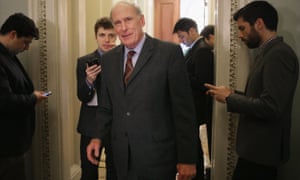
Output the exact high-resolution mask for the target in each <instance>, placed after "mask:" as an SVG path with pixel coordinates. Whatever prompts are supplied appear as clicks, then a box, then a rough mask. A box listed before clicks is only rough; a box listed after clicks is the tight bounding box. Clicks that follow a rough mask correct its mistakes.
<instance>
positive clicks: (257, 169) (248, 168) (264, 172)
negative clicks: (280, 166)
mask: <svg viewBox="0 0 300 180" xmlns="http://www.w3.org/2000/svg"><path fill="white" fill-rule="evenodd" d="M254 179H255V180H276V179H277V168H276V167H275V166H267V165H262V164H258V163H255V162H251V161H248V160H245V159H242V158H239V159H238V162H237V165H236V167H235V170H234V173H233V177H232V180H254Z"/></svg>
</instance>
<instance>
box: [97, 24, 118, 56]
mask: <svg viewBox="0 0 300 180" xmlns="http://www.w3.org/2000/svg"><path fill="white" fill-rule="evenodd" d="M116 36H117V35H116V33H115V30H114V29H104V28H103V27H100V28H98V31H97V34H96V41H97V44H98V49H100V50H101V51H102V52H107V51H109V50H111V49H112V48H113V47H115V46H116V39H117V37H116Z"/></svg>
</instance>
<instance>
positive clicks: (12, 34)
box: [8, 30, 18, 39]
mask: <svg viewBox="0 0 300 180" xmlns="http://www.w3.org/2000/svg"><path fill="white" fill-rule="evenodd" d="M8 36H9V38H10V39H14V38H17V36H18V34H17V31H15V30H13V31H10V32H9V33H8Z"/></svg>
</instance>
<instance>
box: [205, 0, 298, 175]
mask: <svg viewBox="0 0 300 180" xmlns="http://www.w3.org/2000/svg"><path fill="white" fill-rule="evenodd" d="M234 20H236V21H237V25H238V29H239V33H238V36H239V38H240V39H241V40H242V41H243V42H244V43H245V44H246V45H247V46H248V47H249V48H250V49H252V48H258V53H257V56H256V58H255V61H253V62H254V64H253V65H252V67H251V69H250V72H249V76H248V80H247V85H246V88H245V92H240V91H236V90H233V89H230V88H228V87H225V86H213V85H210V84H206V87H208V88H209V90H208V92H207V93H208V94H211V95H212V96H213V97H214V98H215V99H216V100H217V101H219V102H222V103H226V104H227V111H229V112H236V113H239V114H240V120H239V125H238V132H237V142H236V149H237V154H238V156H239V158H238V162H237V165H236V167H235V171H234V175H233V180H253V179H261V180H263V179H268V180H276V179H277V168H278V167H279V166H280V165H282V164H283V163H285V162H286V161H287V160H288V159H289V147H290V144H289V139H290V129H291V111H292V105H293V97H294V93H295V88H296V85H297V81H298V74H299V64H298V59H297V57H296V54H295V53H294V51H293V50H292V48H291V47H290V46H289V45H287V44H286V43H285V42H284V41H283V38H282V37H279V36H277V33H276V31H277V24H278V14H277V11H276V9H275V8H274V7H273V6H272V5H271V4H269V3H268V2H266V1H253V2H250V3H249V4H247V5H246V6H245V7H243V8H241V9H240V10H238V11H237V12H236V13H235V14H234Z"/></svg>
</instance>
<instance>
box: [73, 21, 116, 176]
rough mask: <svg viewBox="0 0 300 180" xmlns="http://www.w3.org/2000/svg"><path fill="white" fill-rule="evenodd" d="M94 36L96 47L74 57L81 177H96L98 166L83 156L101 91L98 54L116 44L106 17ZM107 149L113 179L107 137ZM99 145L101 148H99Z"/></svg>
mask: <svg viewBox="0 0 300 180" xmlns="http://www.w3.org/2000/svg"><path fill="white" fill-rule="evenodd" d="M94 31H95V39H96V42H97V46H98V48H97V49H96V50H95V51H94V52H92V53H90V54H88V55H85V56H83V57H80V58H79V59H78V61H77V96H78V99H79V100H80V101H81V108H80V115H79V121H78V126H77V130H78V132H79V133H80V134H81V138H80V158H81V169H82V175H81V180H98V171H99V169H98V166H96V165H94V164H91V163H90V162H89V161H88V159H87V157H86V147H87V145H88V144H89V142H90V140H91V135H93V134H95V132H93V130H94V127H93V126H94V125H95V122H96V121H97V119H96V109H97V106H98V104H99V102H98V101H99V99H98V97H99V95H100V94H101V91H100V87H101V56H102V55H103V54H104V53H106V52H107V51H109V50H111V49H112V48H114V47H115V44H116V33H115V31H114V29H113V25H112V23H111V21H110V19H109V18H107V17H103V18H101V19H99V20H97V22H96V23H95V26H94ZM104 146H105V153H106V179H108V180H112V179H115V178H114V177H115V173H114V172H113V165H112V157H111V150H110V149H111V147H110V143H109V140H108V141H107V142H106V143H105V144H104ZM101 150H102V148H101V149H100V152H101Z"/></svg>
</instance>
